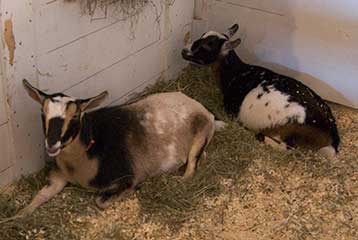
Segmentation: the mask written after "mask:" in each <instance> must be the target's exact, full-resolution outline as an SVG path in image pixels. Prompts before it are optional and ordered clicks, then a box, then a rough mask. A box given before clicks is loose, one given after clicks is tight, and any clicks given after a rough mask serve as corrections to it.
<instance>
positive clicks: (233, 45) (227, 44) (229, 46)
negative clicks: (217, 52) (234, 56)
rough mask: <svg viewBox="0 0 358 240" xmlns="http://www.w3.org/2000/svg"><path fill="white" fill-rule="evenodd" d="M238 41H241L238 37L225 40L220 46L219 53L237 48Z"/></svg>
mask: <svg viewBox="0 0 358 240" xmlns="http://www.w3.org/2000/svg"><path fill="white" fill-rule="evenodd" d="M240 43H241V38H238V39H236V40H233V41H230V40H229V41H226V42H225V43H224V45H223V46H222V48H221V53H222V54H226V53H228V52H229V51H231V50H233V49H235V48H237V46H239V45H240Z"/></svg>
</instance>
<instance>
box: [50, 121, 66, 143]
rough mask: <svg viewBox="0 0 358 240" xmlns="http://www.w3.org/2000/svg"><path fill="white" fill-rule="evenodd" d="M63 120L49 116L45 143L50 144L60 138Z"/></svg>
mask: <svg viewBox="0 0 358 240" xmlns="http://www.w3.org/2000/svg"><path fill="white" fill-rule="evenodd" d="M64 122H65V120H64V119H63V118H60V117H55V118H51V119H50V121H49V124H48V132H47V144H48V145H49V146H52V145H54V144H56V143H57V141H59V140H60V138H61V131H62V127H63V124H64Z"/></svg>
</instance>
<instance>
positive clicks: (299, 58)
mask: <svg viewBox="0 0 358 240" xmlns="http://www.w3.org/2000/svg"><path fill="white" fill-rule="evenodd" d="M230 2H239V1H230ZM332 3H333V2H331V1H329V4H332ZM315 4H317V2H315ZM296 5H299V7H297V8H295V6H296ZM357 5H358V4H357ZM259 6H260V4H259V5H258V7H259ZM317 6H319V4H318V5H317ZM312 9H316V8H311V7H310V3H309V2H308V1H294V0H290V1H287V2H285V3H282V5H281V6H280V9H279V10H280V11H282V13H283V14H282V15H277V14H274V13H271V12H265V11H260V10H257V9H250V8H247V7H242V6H237V5H234V4H229V3H223V2H215V3H214V4H213V5H212V8H211V12H210V17H209V26H210V28H211V29H217V30H219V31H223V30H224V29H225V28H226V27H227V26H229V25H230V24H232V23H234V22H238V23H239V24H240V31H239V33H238V35H237V36H241V38H242V39H243V43H242V45H241V46H240V47H239V48H238V49H237V51H238V53H239V55H240V56H241V57H242V58H243V59H244V60H247V61H248V62H250V63H256V64H259V65H263V66H266V67H269V68H271V69H273V70H276V71H279V72H281V73H284V74H287V75H290V76H292V77H295V78H298V79H299V80H301V81H303V82H304V83H306V84H307V85H309V86H310V87H312V88H313V89H314V90H315V91H317V92H318V93H319V94H320V95H321V96H322V97H324V98H325V99H328V100H331V101H335V102H338V103H341V104H344V105H348V106H352V107H358V96H357V94H356V92H357V91H358V84H357V82H356V79H355V77H354V76H356V75H357V74H358V69H357V68H356V67H355V66H354V65H355V62H357V61H358V57H357V56H358V45H357V44H358V42H357V38H356V37H357V33H358V30H357V29H354V28H352V27H351V25H350V21H351V20H350V19H351V17H352V15H351V13H350V10H348V12H347V16H346V17H343V16H340V15H339V17H337V19H338V22H340V23H339V24H338V25H341V24H342V23H343V22H344V21H343V19H346V20H345V21H346V22H345V24H343V26H344V27H343V28H341V27H337V26H338V25H337V24H330V23H331V21H330V20H327V22H325V21H320V20H319V19H320V17H321V18H322V19H327V16H326V15H325V14H327V13H322V14H321V15H320V14H319V12H317V13H316V16H315V17H314V18H313V17H312V16H311V20H312V21H311V22H310V23H308V22H306V21H305V20H304V18H302V16H303V15H305V14H306V12H305V11H312ZM323 9H327V8H326V7H323ZM328 9H330V10H329V11H331V10H332V9H331V7H330V8H328ZM302 11H303V12H302ZM315 11H316V10H315ZM327 11H328V10H327ZM329 11H328V12H329ZM297 19H298V20H297ZM357 20H358V14H357ZM327 23H328V24H327ZM342 29H343V30H342Z"/></svg>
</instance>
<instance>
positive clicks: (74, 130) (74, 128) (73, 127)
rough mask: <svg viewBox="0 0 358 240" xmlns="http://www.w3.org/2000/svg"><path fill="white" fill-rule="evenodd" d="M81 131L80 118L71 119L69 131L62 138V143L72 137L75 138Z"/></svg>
mask: <svg viewBox="0 0 358 240" xmlns="http://www.w3.org/2000/svg"><path fill="white" fill-rule="evenodd" d="M79 131H80V120H79V118H73V119H71V121H70V123H69V125H68V128H67V131H66V133H65V134H64V136H63V137H62V139H61V142H62V143H66V142H67V141H68V140H69V139H70V138H71V137H72V138H74V137H75V136H76V135H77V134H78V133H79Z"/></svg>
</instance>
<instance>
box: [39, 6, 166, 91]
mask: <svg viewBox="0 0 358 240" xmlns="http://www.w3.org/2000/svg"><path fill="white" fill-rule="evenodd" d="M77 17H79V16H77ZM158 28H159V25H158V24H157V23H156V15H154V14H153V11H152V9H150V8H147V10H146V11H145V12H143V14H142V15H141V16H139V17H138V22H137V23H135V26H132V27H131V26H130V22H128V21H125V22H118V23H116V24H114V25H111V26H110V27H108V28H106V29H103V30H102V31H99V32H96V33H93V34H91V35H88V36H87V37H85V38H82V39H80V40H78V41H76V42H73V43H70V44H69V45H67V46H64V47H62V48H61V49H58V50H56V51H54V52H51V53H49V54H46V55H43V56H40V57H39V60H38V72H39V79H40V86H41V88H44V89H49V90H51V91H62V90H66V89H68V88H70V87H72V86H74V85H75V84H77V83H79V82H82V81H85V80H86V79H87V78H89V77H91V76H92V75H93V74H97V73H99V72H101V71H104V70H105V69H107V68H108V67H110V66H112V65H113V64H116V63H117V62H120V61H122V60H123V59H125V58H126V57H127V56H129V55H131V54H133V53H135V52H136V51H138V50H140V49H142V48H144V47H146V46H147V45H150V44H151V43H153V42H154V41H156V40H158V39H159V37H160V29H158ZM133 30H134V32H132V31H133Z"/></svg>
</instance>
